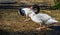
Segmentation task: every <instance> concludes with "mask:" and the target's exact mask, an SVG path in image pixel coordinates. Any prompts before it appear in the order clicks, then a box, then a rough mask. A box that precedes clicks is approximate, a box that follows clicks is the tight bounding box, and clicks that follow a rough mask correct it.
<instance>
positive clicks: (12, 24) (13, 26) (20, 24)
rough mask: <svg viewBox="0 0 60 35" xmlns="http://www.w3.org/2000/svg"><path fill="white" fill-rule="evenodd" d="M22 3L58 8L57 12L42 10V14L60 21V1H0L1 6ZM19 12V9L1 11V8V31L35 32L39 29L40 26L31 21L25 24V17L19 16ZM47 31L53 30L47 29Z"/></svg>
mask: <svg viewBox="0 0 60 35" xmlns="http://www.w3.org/2000/svg"><path fill="white" fill-rule="evenodd" d="M5 3H6V4H5ZM12 3H13V4H12ZM21 3H25V4H26V5H33V4H38V5H42V6H56V8H57V9H55V10H53V9H52V10H48V9H46V10H42V9H41V10H40V13H45V14H48V15H51V16H52V17H54V18H55V19H56V20H58V21H60V6H59V5H60V0H0V6H20V4H21ZM23 6H24V5H23ZM18 10H19V9H1V7H0V30H4V31H9V32H16V31H19V32H22V31H35V28H37V27H39V24H37V23H34V22H32V21H31V20H30V21H28V22H24V20H25V17H24V16H21V15H20V14H18ZM55 26H57V25H55ZM45 30H53V29H51V28H47V29H45ZM43 32H44V31H43ZM55 32H57V31H55ZM44 33H45V32H44ZM39 34H40V33H39ZM47 35H48V34H47Z"/></svg>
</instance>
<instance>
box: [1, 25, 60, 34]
mask: <svg viewBox="0 0 60 35" xmlns="http://www.w3.org/2000/svg"><path fill="white" fill-rule="evenodd" d="M50 28H52V29H53V30H44V31H21V32H18V31H17V32H7V31H4V30H0V35H28V34H29V35H60V26H51V27H50Z"/></svg>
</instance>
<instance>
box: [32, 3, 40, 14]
mask: <svg viewBox="0 0 60 35" xmlns="http://www.w3.org/2000/svg"><path fill="white" fill-rule="evenodd" d="M34 9H36V10H37V11H36V12H35V13H36V14H37V13H39V11H40V7H39V5H36V4H35V5H33V10H34Z"/></svg>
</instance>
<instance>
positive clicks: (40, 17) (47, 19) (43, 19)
mask: <svg viewBox="0 0 60 35" xmlns="http://www.w3.org/2000/svg"><path fill="white" fill-rule="evenodd" d="M29 17H30V18H31V20H32V21H34V22H36V23H45V24H52V23H54V22H58V21H57V20H55V19H54V18H52V17H51V16H49V15H47V14H43V13H38V14H35V13H34V12H32V13H31V14H30V15H29Z"/></svg>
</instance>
